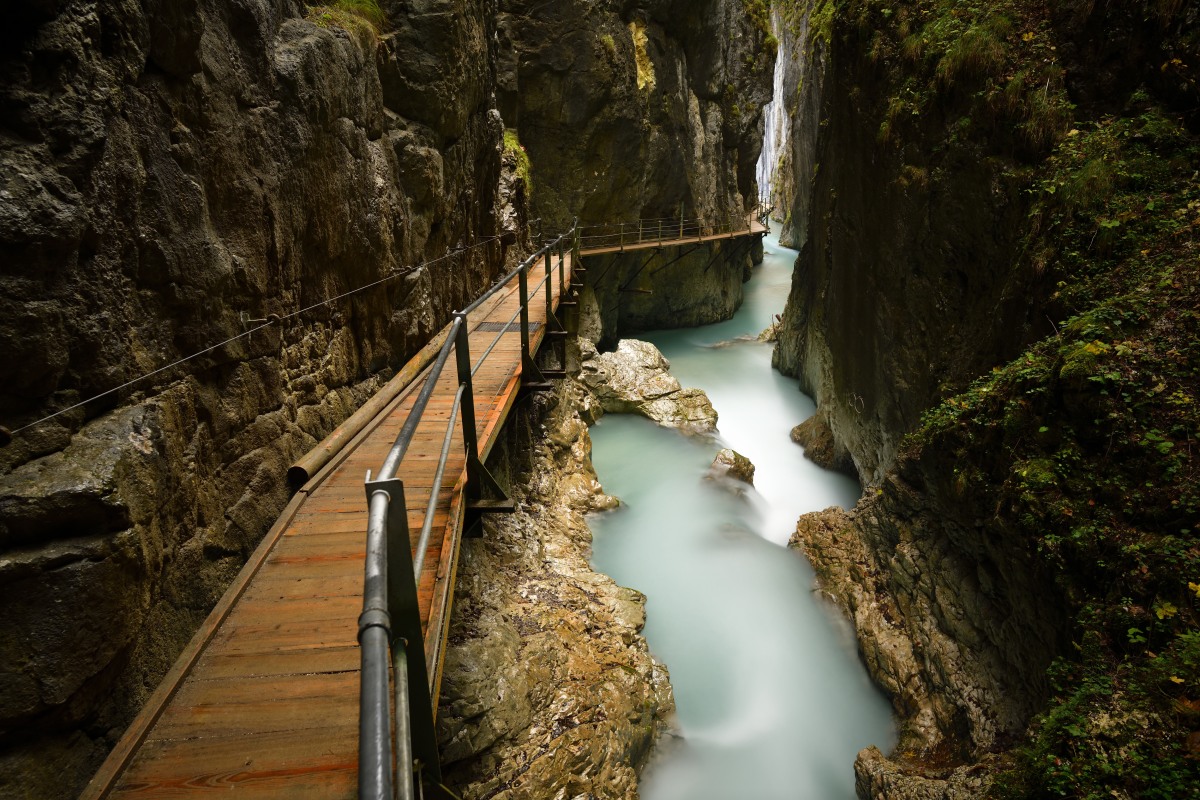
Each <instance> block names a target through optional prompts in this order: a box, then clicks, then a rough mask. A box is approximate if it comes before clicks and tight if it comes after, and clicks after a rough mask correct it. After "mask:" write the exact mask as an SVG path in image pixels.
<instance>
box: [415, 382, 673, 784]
mask: <svg viewBox="0 0 1200 800" xmlns="http://www.w3.org/2000/svg"><path fill="white" fill-rule="evenodd" d="M585 396H586V392H585V390H583V389H582V387H581V386H580V385H578V384H576V383H574V381H570V380H568V381H565V382H564V383H563V384H562V385H560V387H559V388H558V389H557V390H556V392H555V394H554V396H553V397H552V398H550V399H549V400H546V401H539V403H538V408H537V409H536V411H534V412H533V413H532V415H531V417H530V420H531V422H532V427H531V428H528V429H525V428H522V427H521V426H520V425H514V424H512V423H510V425H509V426H508V431H507V439H506V441H505V449H504V452H503V453H502V454H500V459H501V460H503V461H507V462H508V463H509V464H510V465H515V466H516V469H514V472H515V473H516V477H517V480H516V481H515V482H514V486H517V487H521V488H519V489H518V490H517V492H516V499H518V500H519V510H518V512H517V513H516V514H512V515H499V516H494V517H491V518H489V520H488V523H487V525H486V526H485V532H484V535H483V538H482V539H480V540H469V541H467V542H466V543H464V546H463V560H462V563H461V565H460V567H459V579H458V585H457V591H456V598H455V610H454V616H453V620H452V623H451V628H450V641H451V647H450V649H449V651H448V653H447V663H446V673H445V680H444V681H443V685H442V698H441V705H440V710H439V717H438V726H439V736H440V737H441V739H442V744H441V751H442V756H443V758H444V759H445V761H446V762H447V767H448V770H449V775H450V776H451V781H452V784H453V786H454V787H455V788H456V789H458V790H460V792H461V794H462V796H463V797H464V798H466V800H471V799H472V798H485V797H486V798H492V797H494V798H503V800H519V799H521V798H524V799H525V800H541V798H546V797H559V796H562V797H577V796H581V795H583V796H591V797H605V798H628V799H629V800H632V799H633V798H636V797H637V771H638V770H639V769H640V768H641V766H642V764H643V763H644V762H645V760H646V758H647V757H648V755H649V753H650V748H651V746H652V745H653V743H654V741H655V740H656V738H657V737H658V735H659V733H660V731H661V730H662V729H663V727H664V726H665V725H666V724H668V721H669V718H670V716H671V714H672V712H673V709H674V701H673V699H672V696H671V688H670V685H669V683H668V679H667V673H666V669H665V668H664V667H663V666H662V665H660V664H658V663H656V662H655V660H654V658H653V657H652V656H651V655H650V653H649V649H648V648H647V646H646V641H645V639H644V638H643V637H642V636H641V634H640V632H641V629H642V626H643V625H644V624H645V621H646V612H645V597H644V596H642V595H641V594H640V593H638V592H636V591H634V590H632V589H627V588H622V587H619V586H617V585H616V584H615V583H614V582H613V580H612V579H611V578H609V577H607V576H605V575H601V574H599V573H596V572H593V571H592V570H591V567H590V565H589V563H588V559H589V557H590V553H591V531H590V530H589V529H588V526H587V522H586V520H585V515H586V514H587V513H588V512H592V511H598V510H604V509H608V508H612V507H615V506H616V504H617V501H616V499H615V498H612V497H609V496H608V495H605V494H604V493H603V491H602V490H601V487H600V484H599V482H598V481H597V480H596V475H595V472H594V471H593V469H592V465H591V440H590V438H589V437H588V429H587V423H586V422H584V421H583V419H582V418H581V417H580V413H579V410H580V408H581V407H583V404H584V398H585ZM493 458H495V456H494V457H493Z"/></svg>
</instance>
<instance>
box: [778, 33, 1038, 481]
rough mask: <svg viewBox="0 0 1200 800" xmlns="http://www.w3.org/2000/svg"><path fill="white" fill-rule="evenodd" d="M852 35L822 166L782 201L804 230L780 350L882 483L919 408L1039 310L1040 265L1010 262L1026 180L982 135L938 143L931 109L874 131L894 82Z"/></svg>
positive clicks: (1009, 340)
mask: <svg viewBox="0 0 1200 800" xmlns="http://www.w3.org/2000/svg"><path fill="white" fill-rule="evenodd" d="M862 44H863V43H862V42H859V41H857V40H853V41H847V40H844V39H834V40H833V42H832V43H831V44H830V46H829V51H828V66H827V68H826V71H825V74H824V78H823V83H824V88H823V91H822V92H821V97H820V130H821V133H820V135H819V136H818V137H817V139H816V146H815V148H813V149H810V150H809V151H808V152H810V153H815V157H813V156H810V158H811V159H812V161H815V162H816V163H817V164H819V167H818V168H817V169H816V171H815V175H814V177H813V179H812V182H811V184H810V189H809V191H807V192H805V191H803V190H802V189H801V190H799V191H798V192H797V200H796V203H795V204H794V205H793V210H792V217H793V220H795V219H797V218H799V217H804V218H805V219H806V220H807V223H806V224H807V228H808V229H807V231H805V230H804V227H805V225H803V224H800V223H794V228H793V230H794V232H795V233H794V236H795V240H796V242H797V243H798V244H801V245H802V248H803V249H802V250H801V254H800V257H799V259H798V261H797V264H796V271H795V274H794V277H793V283H792V293H791V295H790V297H789V299H788V304H787V307H786V310H785V312H784V321H783V325H782V327H781V332H780V336H779V345H778V347H777V348H776V351H775V364H776V366H777V367H778V368H779V369H780V370H781V371H783V372H785V373H787V374H792V375H795V376H797V377H798V378H799V379H800V383H801V387H802V388H803V390H804V391H805V392H807V393H809V394H811V395H812V396H813V397H814V399H816V401H817V404H818V407H819V412H818V414H819V416H820V417H821V419H822V421H823V422H824V423H825V424H826V425H828V427H829V428H831V429H832V432H833V436H834V438H835V440H836V441H837V443H838V445H839V448H841V449H843V451H844V452H848V454H849V456H850V457H851V458H852V459H853V461H854V463H855V465H856V466H857V469H858V472H859V475H860V476H861V477H862V479H863V481H864V482H866V483H877V482H878V481H880V480H881V479H882V477H883V475H884V473H885V472H886V470H887V468H888V467H889V466H890V465H891V463H892V461H893V460H894V458H895V454H896V447H897V445H898V443H899V439H900V437H901V436H902V435H903V434H904V433H906V432H908V431H910V430H912V429H913V428H914V427H915V426H916V424H917V422H918V421H919V418H920V414H921V412H922V411H924V410H925V409H926V408H928V407H929V406H930V405H932V403H933V402H934V400H936V399H937V398H938V397H940V396H941V395H942V394H943V393H945V392H946V391H947V390H948V389H949V388H952V387H960V386H962V385H963V384H964V383H965V382H966V381H967V380H969V379H970V378H971V377H973V376H975V375H978V374H980V373H982V372H985V371H986V370H988V369H990V368H991V367H992V366H994V365H996V364H998V363H1001V362H1002V361H1003V360H1005V359H1006V358H1007V357H1008V356H1010V355H1011V354H1012V353H1013V352H1014V349H1015V347H1016V346H1017V345H1018V344H1020V343H1021V342H1022V341H1024V340H1025V339H1026V338H1027V337H1028V336H1029V335H1030V333H1031V331H1034V330H1036V331H1039V332H1040V331H1041V330H1042V326H1045V327H1046V328H1048V327H1049V323H1048V322H1047V321H1046V320H1044V319H1042V318H1040V317H1037V316H1034V315H1033V314H1032V313H1031V308H1032V305H1031V300H1032V297H1033V293H1034V292H1035V288H1036V283H1037V281H1036V276H1034V275H1031V274H1022V273H1020V272H1015V271H1014V270H1013V269H1012V268H1011V267H1012V264H1013V262H1014V260H1015V256H1016V246H1017V243H1018V241H1019V240H1020V235H1021V232H1022V230H1023V228H1022V221H1023V220H1024V218H1025V215H1026V213H1027V211H1028V207H1027V204H1026V203H1025V201H1024V200H1023V199H1022V197H1021V195H1020V190H1021V188H1022V186H1023V182H1020V181H1017V180H1015V179H1014V178H1013V176H1012V175H1011V173H1010V172H1009V170H1008V167H1009V163H1008V162H1007V161H1006V160H1005V159H1003V158H997V154H995V153H992V152H989V150H988V148H987V147H986V146H984V145H980V144H974V143H970V142H968V143H964V144H963V145H961V146H958V147H955V148H953V149H947V148H945V147H944V146H943V145H942V138H943V136H944V129H943V128H942V127H941V121H940V120H938V121H935V122H930V123H929V124H928V127H927V128H926V127H924V126H923V125H922V124H921V123H920V122H917V123H914V124H915V125H916V130H914V131H913V132H912V133H913V135H914V140H913V141H911V142H906V143H905V145H904V146H903V147H893V146H888V145H881V144H880V142H879V141H878V136H879V129H880V125H881V120H882V119H883V117H884V116H885V114H886V98H887V97H888V96H889V94H890V92H891V90H892V87H890V86H889V85H888V82H887V78H886V77H885V76H883V75H881V74H879V73H878V72H876V71H875V70H874V69H873V68H872V67H871V66H870V64H869V63H868V62H867V61H866V59H865V58H864V57H863V56H862V55H861V53H860V52H859V47H860V46H862ZM818 52H820V49H818ZM816 58H817V61H816V63H817V64H819V63H820V58H819V56H818V57H816ZM821 82H822V78H820V77H818V78H816V79H815V80H814V81H811V82H810V83H813V84H817V83H821ZM881 105H882V106H883V107H881ZM804 108H811V107H810V106H804ZM812 122H813V120H812V119H811V118H807V117H804V116H800V117H799V118H797V120H796V128H795V130H794V132H793V142H794V143H795V144H796V146H797V147H801V148H803V147H804V145H805V143H811V142H812V139H811V133H812V130H813V127H814V126H813V125H812ZM793 158H794V161H795V162H796V163H799V162H800V161H801V160H802V159H803V156H793ZM797 186H798V187H801V186H802V184H801V178H799V177H797Z"/></svg>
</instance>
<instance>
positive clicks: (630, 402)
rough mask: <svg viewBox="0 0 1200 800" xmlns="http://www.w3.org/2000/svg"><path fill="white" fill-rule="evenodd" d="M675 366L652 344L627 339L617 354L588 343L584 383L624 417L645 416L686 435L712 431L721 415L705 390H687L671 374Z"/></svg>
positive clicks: (584, 354)
mask: <svg viewBox="0 0 1200 800" xmlns="http://www.w3.org/2000/svg"><path fill="white" fill-rule="evenodd" d="M670 367H671V364H670V362H669V361H667V359H666V358H664V357H663V354H662V353H660V352H659V351H658V348H657V347H655V346H654V345H652V344H650V343H649V342H643V341H640V340H638V339H622V340H621V341H620V342H618V343H617V349H616V350H615V351H614V352H611V353H598V352H596V348H595V347H593V346H592V345H591V343H590V342H586V341H585V342H583V343H582V363H581V365H580V375H579V380H580V382H581V383H583V385H585V386H587V387H588V389H590V390H591V391H592V393H593V394H594V395H595V397H596V399H597V400H598V401H599V404H600V407H601V408H602V409H603V410H604V411H607V412H613V413H618V414H640V415H641V416H643V417H646V418H647V419H651V420H653V421H655V422H657V423H658V424H659V425H665V426H667V427H669V428H679V429H680V430H682V431H684V432H685V433H712V432H714V431H716V429H717V412H716V410H715V409H714V408H713V407H712V403H711V402H709V400H708V395H706V394H705V393H704V391H703V390H702V389H685V388H683V387H682V386H680V384H679V381H678V380H676V379H675V376H673V375H671V373H670V372H668V370H669V369H670Z"/></svg>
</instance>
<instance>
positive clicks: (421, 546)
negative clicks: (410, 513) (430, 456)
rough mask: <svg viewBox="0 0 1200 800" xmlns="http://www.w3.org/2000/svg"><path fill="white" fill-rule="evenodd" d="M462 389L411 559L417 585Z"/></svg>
mask: <svg viewBox="0 0 1200 800" xmlns="http://www.w3.org/2000/svg"><path fill="white" fill-rule="evenodd" d="M464 389H466V384H462V383H460V384H459V385H458V391H457V392H455V394H454V404H453V405H452V406H451V407H450V420H449V422H447V423H446V436H445V438H444V439H442V455H441V457H440V458H439V459H438V465H437V471H436V472H434V474H433V488H432V489H430V490H429V505H427V506H426V507H425V521H424V522H422V523H421V536H420V538H419V539H418V540H417V554H416V556H415V557H414V558H413V577H414V578H415V579H416V581H417V582H418V583H420V581H421V569H422V568H423V567H424V566H425V551H427V550H428V549H429V539H430V537H431V536H432V534H433V517H434V512H435V511H436V510H437V496H438V494H439V493H440V492H441V491H442V479H443V477H444V476H445V474H446V462H447V461H449V460H450V446H451V444H453V442H454V423H456V422H457V421H458V409H459V408H460V407H461V406H462V400H463V390H464ZM406 666H407V664H406Z"/></svg>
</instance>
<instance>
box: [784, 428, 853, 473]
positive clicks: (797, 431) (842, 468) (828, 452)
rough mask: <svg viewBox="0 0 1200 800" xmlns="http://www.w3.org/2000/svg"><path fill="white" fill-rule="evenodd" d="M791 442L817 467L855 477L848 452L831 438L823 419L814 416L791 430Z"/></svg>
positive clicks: (830, 432) (831, 433)
mask: <svg viewBox="0 0 1200 800" xmlns="http://www.w3.org/2000/svg"><path fill="white" fill-rule="evenodd" d="M791 438H792V441H793V442H795V443H796V444H798V445H800V446H801V447H803V448H804V456H805V458H807V459H808V460H810V461H812V462H813V463H814V464H817V465H818V466H821V467H824V468H825V469H834V470H837V471H838V472H845V473H846V474H848V475H853V476H855V477H857V473H856V472H855V471H854V462H853V461H852V460H851V458H850V453H849V451H847V450H846V448H845V447H842V446H840V444H839V442H838V441H837V440H836V439H834V438H833V431H831V430H829V427H828V426H827V425H826V424H825V419H824V417H822V416H821V415H819V414H814V415H813V416H811V417H809V418H808V419H806V420H804V422H801V423H800V424H799V425H797V426H796V427H794V428H792V432H791Z"/></svg>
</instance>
